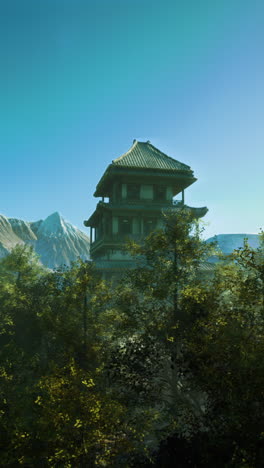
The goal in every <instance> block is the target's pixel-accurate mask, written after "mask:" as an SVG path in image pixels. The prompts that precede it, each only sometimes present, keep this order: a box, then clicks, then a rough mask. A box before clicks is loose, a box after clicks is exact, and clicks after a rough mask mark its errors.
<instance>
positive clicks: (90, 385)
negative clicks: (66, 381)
mask: <svg viewBox="0 0 264 468" xmlns="http://www.w3.org/2000/svg"><path fill="white" fill-rule="evenodd" d="M82 384H83V385H85V386H86V387H94V386H95V383H94V381H93V379H89V380H82Z"/></svg>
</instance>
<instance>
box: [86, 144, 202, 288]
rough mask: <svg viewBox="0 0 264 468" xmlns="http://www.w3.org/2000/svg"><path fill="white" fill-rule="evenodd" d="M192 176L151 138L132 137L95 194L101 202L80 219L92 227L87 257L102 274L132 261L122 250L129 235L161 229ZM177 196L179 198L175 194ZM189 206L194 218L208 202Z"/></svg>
mask: <svg viewBox="0 0 264 468" xmlns="http://www.w3.org/2000/svg"><path fill="white" fill-rule="evenodd" d="M196 180H197V179H196V178H195V177H194V175H193V171H192V170H191V168H190V167H189V166H187V165H186V164H183V163H181V162H179V161H176V160H175V159H173V158H171V157H169V156H167V155H166V154H164V153H162V152H161V151H160V150H159V149H157V148H155V146H153V145H152V144H151V143H150V141H147V142H139V141H137V140H134V142H133V145H132V147H131V148H130V149H129V150H128V151H127V153H125V154H123V155H122V156H120V157H119V158H117V159H114V160H113V161H112V163H111V164H110V165H109V166H108V167H107V169H106V171H105V173H104V174H103V176H102V177H101V179H100V181H99V183H98V184H97V187H96V190H95V193H94V196H95V197H101V201H99V202H98V204H97V207H96V210H95V211H94V213H93V214H92V215H91V216H90V218H89V219H88V220H87V221H84V225H85V226H87V227H90V255H91V258H92V260H93V261H94V262H95V265H96V268H97V270H99V271H100V272H101V273H102V276H103V278H104V279H110V278H112V277H114V276H116V275H118V276H119V275H120V274H122V272H124V270H126V269H129V268H132V267H133V266H134V265H135V261H134V259H133V258H132V257H131V256H130V254H129V253H128V252H127V251H126V249H125V244H126V242H127V240H128V239H133V240H136V241H139V242H140V241H141V240H142V239H144V237H146V236H147V235H148V234H149V233H150V232H152V231H153V230H155V229H160V228H162V226H163V215H162V213H164V212H166V210H170V211H171V210H173V209H177V207H179V206H183V205H184V191H185V189H186V188H187V187H189V186H190V185H191V184H193V183H194V182H195V181H196ZM177 195H180V199H179V200H175V199H174V197H175V196H177ZM106 198H107V200H105V199H106ZM185 206H186V205H185ZM190 209H192V210H194V212H195V215H196V216H197V217H201V216H204V215H205V213H206V212H207V211H208V210H207V208H206V207H204V208H190Z"/></svg>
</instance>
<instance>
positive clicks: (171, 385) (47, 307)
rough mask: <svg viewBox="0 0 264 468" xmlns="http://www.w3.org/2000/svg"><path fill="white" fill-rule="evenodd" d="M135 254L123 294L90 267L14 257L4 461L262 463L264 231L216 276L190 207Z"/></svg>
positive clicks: (2, 269)
mask: <svg viewBox="0 0 264 468" xmlns="http://www.w3.org/2000/svg"><path fill="white" fill-rule="evenodd" d="M130 251H131V252H133V253H134V254H135V258H137V259H138V260H137V261H138V267H137V268H136V269H135V270H132V271H130V272H129V273H128V274H127V276H126V278H124V279H123V280H122V281H121V282H120V283H119V284H117V285H116V286H115V287H114V288H112V289H110V288H109V287H108V286H107V285H106V284H105V283H104V282H103V281H101V280H100V278H98V276H97V275H96V273H95V271H94V269H93V266H92V265H91V264H88V263H84V262H82V261H79V262H77V263H76V264H73V265H72V267H71V268H69V269H61V270H58V271H56V272H50V271H47V270H44V269H43V268H42V267H41V266H40V264H39V263H38V260H37V258H36V257H35V256H34V254H33V251H32V249H28V248H24V247H16V248H15V249H14V251H13V252H12V253H11V254H10V255H9V256H8V257H6V258H5V259H2V260H1V261H0V305H1V306H0V429H1V442H0V449H1V464H2V466H19V465H21V466H40V465H41V466H51V467H60V466H66V467H67V466H68V467H75V466H87V467H96V466H98V467H100V466H101V467H104V466H109V467H117V466H118V467H119V466H120V467H122V466H123V467H131V468H132V467H139V466H157V467H158V466H175V460H176V461H177V466H179V467H187V466H197V467H208V466H214V467H219V468H220V467H222V466H227V467H234V468H235V467H244V468H246V467H251V468H255V467H256V468H260V467H262V466H263V459H264V437H263V434H264V427H263V420H264V393H263V388H264V365H263V352H264V251H263V233H261V245H260V248H259V249H258V250H256V251H254V250H252V249H251V248H250V247H249V246H248V244H247V243H245V245H244V248H243V249H239V250H238V251H235V252H234V253H233V255H232V256H231V257H230V258H229V259H228V260H226V261H224V262H223V263H222V264H219V265H218V266H216V267H215V271H214V273H213V274H212V275H211V277H207V278H206V277H205V276H204V275H203V272H202V268H201V265H202V264H203V262H204V261H206V258H207V257H208V256H209V255H210V246H209V247H208V245H207V244H205V243H204V242H203V241H201V240H200V228H199V225H198V224H197V222H196V221H195V220H194V219H192V218H191V216H190V214H189V213H188V212H185V211H184V210H179V212H178V214H177V216H176V218H175V216H174V215H167V218H166V228H165V230H164V231H158V232H155V233H152V234H151V235H150V236H148V238H147V239H146V241H145V243H144V244H142V245H136V244H134V243H131V244H130Z"/></svg>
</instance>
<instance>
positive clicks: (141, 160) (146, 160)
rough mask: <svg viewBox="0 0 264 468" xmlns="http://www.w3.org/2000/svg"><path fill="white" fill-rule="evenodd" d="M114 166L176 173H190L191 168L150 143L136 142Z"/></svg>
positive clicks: (115, 161) (115, 160)
mask: <svg viewBox="0 0 264 468" xmlns="http://www.w3.org/2000/svg"><path fill="white" fill-rule="evenodd" d="M112 164H113V165H114V166H122V167H135V168H136V167H137V168H147V169H161V170H170V171H171V170H174V171H190V170H191V169H190V166H187V165H186V164H183V163H181V162H179V161H177V160H176V159H173V158H171V157H169V156H167V155H166V154H164V153H162V152H161V151H160V150H159V149H157V148H155V146H153V145H152V144H151V143H150V142H149V141H147V142H146V143H145V142H140V141H137V140H134V143H133V145H132V146H131V148H130V149H129V150H128V151H127V153H125V154H123V155H122V156H120V157H119V158H117V159H114V160H113V161H112Z"/></svg>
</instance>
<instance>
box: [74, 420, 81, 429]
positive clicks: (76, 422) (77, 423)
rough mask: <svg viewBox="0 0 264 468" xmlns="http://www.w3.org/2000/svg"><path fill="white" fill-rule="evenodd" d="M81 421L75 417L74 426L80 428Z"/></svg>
mask: <svg viewBox="0 0 264 468" xmlns="http://www.w3.org/2000/svg"><path fill="white" fill-rule="evenodd" d="M82 425H83V423H82V421H81V420H80V419H76V421H75V424H74V427H77V428H80V427H82Z"/></svg>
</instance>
